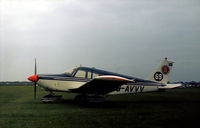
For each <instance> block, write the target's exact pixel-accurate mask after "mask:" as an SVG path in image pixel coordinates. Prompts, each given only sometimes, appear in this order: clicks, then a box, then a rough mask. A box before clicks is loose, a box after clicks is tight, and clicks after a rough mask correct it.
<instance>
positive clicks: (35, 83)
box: [34, 58, 37, 99]
mask: <svg viewBox="0 0 200 128" xmlns="http://www.w3.org/2000/svg"><path fill="white" fill-rule="evenodd" d="M36 63H37V62H36V58H35V72H34V74H35V76H37V64H36ZM36 85H37V82H34V99H36V90H37V88H36Z"/></svg>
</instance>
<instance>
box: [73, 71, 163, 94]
mask: <svg viewBox="0 0 200 128" xmlns="http://www.w3.org/2000/svg"><path fill="white" fill-rule="evenodd" d="M124 84H129V85H138V86H139V85H141V86H162V85H161V84H159V83H155V82H152V81H146V80H142V79H134V80H131V79H127V78H124V77H119V76H110V75H104V76H99V77H96V78H94V79H93V80H91V81H89V82H87V83H86V84H84V85H83V86H81V87H79V88H77V89H71V90H70V91H71V92H74V93H82V94H98V95H100V94H107V93H110V92H112V91H115V90H117V89H119V88H120V87H121V86H122V85H124Z"/></svg>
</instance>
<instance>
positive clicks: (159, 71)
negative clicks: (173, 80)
mask: <svg viewBox="0 0 200 128" xmlns="http://www.w3.org/2000/svg"><path fill="white" fill-rule="evenodd" d="M173 63H174V62H172V61H168V60H167V58H165V60H163V61H162V62H161V64H160V65H159V66H158V67H157V68H156V69H155V70H154V71H153V72H152V73H151V75H149V77H148V78H147V80H151V81H154V82H158V83H163V84H167V81H168V77H169V74H170V72H171V69H172V66H173Z"/></svg>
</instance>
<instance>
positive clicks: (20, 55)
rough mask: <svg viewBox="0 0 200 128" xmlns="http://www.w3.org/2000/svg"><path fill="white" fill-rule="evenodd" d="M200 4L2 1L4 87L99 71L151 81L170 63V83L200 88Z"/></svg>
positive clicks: (0, 70) (189, 0)
mask: <svg viewBox="0 0 200 128" xmlns="http://www.w3.org/2000/svg"><path fill="white" fill-rule="evenodd" d="M199 41H200V1H199V0H167V1H166V0H0V80H1V81H7V80H11V81H15V80H26V78H27V77H28V76H29V75H31V74H33V67H34V58H35V57H36V58H37V61H38V73H61V72H64V71H65V70H67V69H69V68H71V67H74V66H78V65H80V64H81V65H83V66H92V67H97V68H102V69H106V70H110V71H113V72H118V73H123V74H127V75H132V76H135V77H139V78H144V79H145V78H146V77H147V76H148V75H149V74H150V73H151V71H152V70H153V69H154V68H155V67H156V66H157V65H158V64H159V63H160V61H161V60H162V59H163V58H165V57H168V58H169V59H170V60H173V61H175V65H174V70H173V72H172V75H171V76H170V81H181V80H182V81H190V80H195V81H200V75H199V74H200V69H199V66H200V51H199V49H200V42H199Z"/></svg>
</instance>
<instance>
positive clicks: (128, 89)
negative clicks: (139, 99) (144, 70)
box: [109, 85, 158, 95]
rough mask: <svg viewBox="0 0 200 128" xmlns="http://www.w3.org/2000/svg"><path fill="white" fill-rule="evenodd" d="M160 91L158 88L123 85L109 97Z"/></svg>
mask: <svg viewBox="0 0 200 128" xmlns="http://www.w3.org/2000/svg"><path fill="white" fill-rule="evenodd" d="M153 91H158V87H157V86H142V85H140V86H138V85H137V86H136V85H122V86H121V88H120V89H118V90H117V91H113V92H111V93H109V95H117V94H130V93H142V92H153Z"/></svg>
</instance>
